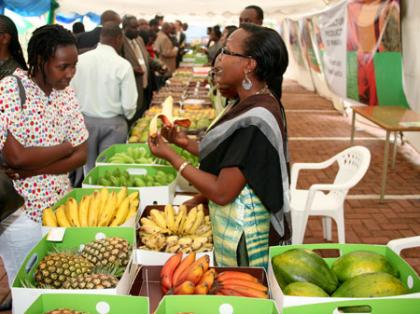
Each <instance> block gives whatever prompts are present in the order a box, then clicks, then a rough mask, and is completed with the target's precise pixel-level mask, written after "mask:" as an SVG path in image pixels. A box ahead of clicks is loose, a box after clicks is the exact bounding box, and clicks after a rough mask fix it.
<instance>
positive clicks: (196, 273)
mask: <svg viewBox="0 0 420 314" xmlns="http://www.w3.org/2000/svg"><path fill="white" fill-rule="evenodd" d="M209 261H210V258H209V256H208V255H203V256H201V257H200V258H198V259H196V253H195V252H193V253H191V254H189V255H187V256H186V257H184V258H183V259H182V253H177V254H175V255H173V256H171V257H170V258H169V259H168V261H167V262H166V263H165V265H163V267H162V270H161V273H160V278H161V289H162V292H163V293H164V294H218V295H227V296H242V297H253V298H265V299H266V298H267V297H268V288H267V286H265V285H263V284H262V283H260V282H259V280H258V279H257V278H255V277H254V276H252V275H250V274H248V273H245V272H241V271H223V272H221V273H220V274H217V272H216V270H215V269H214V268H209Z"/></svg>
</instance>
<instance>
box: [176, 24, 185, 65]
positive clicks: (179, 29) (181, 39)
mask: <svg viewBox="0 0 420 314" xmlns="http://www.w3.org/2000/svg"><path fill="white" fill-rule="evenodd" d="M175 37H176V40H177V42H178V55H177V56H176V67H177V68H178V67H179V64H180V63H181V61H182V57H183V56H184V54H185V44H186V39H187V37H186V36H185V33H184V31H183V24H182V22H181V21H180V20H176V21H175Z"/></svg>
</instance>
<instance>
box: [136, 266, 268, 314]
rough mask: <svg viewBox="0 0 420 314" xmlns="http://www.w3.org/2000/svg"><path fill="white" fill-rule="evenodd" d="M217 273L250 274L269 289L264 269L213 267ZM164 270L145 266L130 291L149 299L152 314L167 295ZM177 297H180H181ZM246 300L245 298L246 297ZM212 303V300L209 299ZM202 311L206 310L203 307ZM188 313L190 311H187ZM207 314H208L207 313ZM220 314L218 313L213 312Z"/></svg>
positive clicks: (158, 267) (159, 267)
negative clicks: (162, 285)
mask: <svg viewBox="0 0 420 314" xmlns="http://www.w3.org/2000/svg"><path fill="white" fill-rule="evenodd" d="M213 268H214V269H215V270H216V272H217V273H221V272H223V271H230V270H235V271H242V272H245V273H248V274H251V275H252V276H254V277H255V278H258V280H259V281H260V282H261V283H263V284H264V285H266V286H267V287H269V284H268V280H267V273H266V272H265V269H264V268H262V267H213ZM161 270H162V266H143V267H142V268H141V269H140V270H139V272H138V273H137V275H136V278H135V279H134V281H133V285H132V287H131V289H130V295H133V296H145V297H149V304H150V313H155V311H156V309H157V307H158V305H159V303H160V302H161V301H162V300H163V298H164V297H165V295H163V293H162V289H161V283H160V281H161V279H160V272H161ZM268 295H269V296H270V295H271V294H270V288H269V290H268ZM175 297H180V296H179V295H177V296H175ZM189 297H194V298H195V297H199V296H197V295H192V296H189ZM226 298H235V297H231V296H226ZM244 298H245V297H244ZM247 299H250V300H263V299H255V298H247ZM180 300H181V299H180ZM208 300H209V301H211V299H208ZM201 310H205V308H204V307H203V308H202V309H201ZM186 312H187V313H188V311H186ZM197 313H201V312H197ZM206 313H207V312H206ZM213 313H218V312H213ZM239 313H241V314H242V313H257V314H259V312H250V311H249V312H248V311H247V312H239Z"/></svg>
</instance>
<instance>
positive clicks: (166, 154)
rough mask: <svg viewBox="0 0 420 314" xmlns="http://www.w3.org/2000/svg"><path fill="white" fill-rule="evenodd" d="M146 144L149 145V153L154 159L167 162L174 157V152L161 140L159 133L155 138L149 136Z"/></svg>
mask: <svg viewBox="0 0 420 314" xmlns="http://www.w3.org/2000/svg"><path fill="white" fill-rule="evenodd" d="M147 143H148V144H149V148H150V151H151V152H152V154H153V155H155V156H156V157H159V158H162V159H165V160H168V161H169V160H170V159H171V158H172V157H173V156H174V155H176V153H175V151H173V150H172V148H171V146H170V145H169V144H168V143H167V142H165V141H164V140H163V138H162V136H161V135H160V134H159V133H158V134H157V136H156V137H151V136H149V138H148V139H147Z"/></svg>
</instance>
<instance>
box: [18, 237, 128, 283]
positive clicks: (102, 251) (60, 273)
mask: <svg viewBox="0 0 420 314" xmlns="http://www.w3.org/2000/svg"><path fill="white" fill-rule="evenodd" d="M130 254H131V249H130V245H129V243H128V241H127V240H125V239H122V238H118V237H111V238H104V239H101V240H95V241H92V242H90V243H87V244H85V245H84V247H83V249H82V251H81V252H77V251H74V252H73V251H66V252H52V253H49V254H47V255H46V256H44V258H43V259H42V260H41V261H40V263H39V264H38V266H37V267H36V269H35V274H34V280H35V287H38V288H51V289H108V288H114V287H116V285H117V284H118V278H119V277H121V275H122V274H123V272H124V270H125V266H127V264H128V260H129V258H130ZM22 285H23V286H25V287H29V288H30V287H32V286H33V284H32V283H31V280H28V279H24V280H23V281H22Z"/></svg>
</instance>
